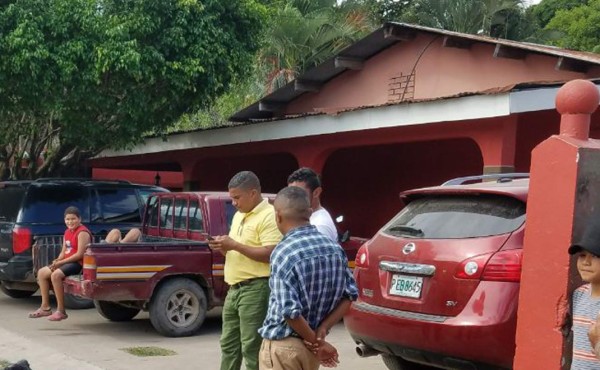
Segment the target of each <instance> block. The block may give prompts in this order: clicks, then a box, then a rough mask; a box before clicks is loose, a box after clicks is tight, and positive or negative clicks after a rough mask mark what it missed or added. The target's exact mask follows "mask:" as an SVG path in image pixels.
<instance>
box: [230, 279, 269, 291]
mask: <svg viewBox="0 0 600 370" xmlns="http://www.w3.org/2000/svg"><path fill="white" fill-rule="evenodd" d="M266 279H269V278H268V277H266V276H265V277H257V278H252V279H248V280H242V281H240V282H239V283H235V284H231V285H230V286H229V289H238V288H241V287H243V286H245V285H248V284H252V283H253V282H255V281H257V280H266Z"/></svg>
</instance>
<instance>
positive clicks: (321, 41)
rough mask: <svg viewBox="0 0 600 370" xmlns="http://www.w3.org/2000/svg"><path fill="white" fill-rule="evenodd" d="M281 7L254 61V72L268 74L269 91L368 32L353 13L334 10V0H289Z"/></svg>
mask: <svg viewBox="0 0 600 370" xmlns="http://www.w3.org/2000/svg"><path fill="white" fill-rule="evenodd" d="M280 5H281V6H279V7H277V8H276V9H274V12H273V13H272V14H271V17H270V20H269V25H270V26H269V28H268V29H267V30H266V31H265V36H264V40H263V47H262V48H261V50H260V52H259V59H258V61H257V69H256V71H258V72H259V73H260V72H264V71H266V72H267V76H266V86H267V88H268V90H269V91H271V90H274V89H277V88H279V87H281V86H283V85H285V84H286V83H287V82H289V81H291V80H293V79H294V78H295V77H296V76H297V75H298V74H299V73H300V72H302V71H305V70H307V69H309V68H310V67H313V66H316V65H318V64H320V63H322V62H323V61H325V60H326V59H327V58H330V57H331V56H333V55H335V54H336V53H338V52H339V51H341V50H342V49H343V48H345V47H346V46H348V45H350V44H351V43H352V42H354V41H356V40H357V39H358V38H360V37H362V36H364V35H365V34H366V33H367V32H368V31H370V30H371V27H370V25H369V24H368V23H367V22H366V18H365V17H362V16H361V14H360V13H358V12H357V11H356V9H354V8H352V9H351V8H344V10H340V8H338V7H336V6H334V5H335V1H334V0H317V1H310V0H289V1H282V3H281V4H280ZM259 76H260V75H259ZM260 77H262V76H260Z"/></svg>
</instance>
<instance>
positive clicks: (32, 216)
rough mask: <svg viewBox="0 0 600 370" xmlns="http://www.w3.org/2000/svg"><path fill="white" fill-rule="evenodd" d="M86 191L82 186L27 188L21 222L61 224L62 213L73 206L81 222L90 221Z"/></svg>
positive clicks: (62, 219) (62, 220)
mask: <svg viewBox="0 0 600 370" xmlns="http://www.w3.org/2000/svg"><path fill="white" fill-rule="evenodd" d="M88 193H89V192H88V189H86V188H85V187H83V186H65V185H56V186H55V185H45V186H34V185H32V186H29V190H28V191H27V197H25V199H26V201H25V204H24V206H23V212H22V214H21V219H20V220H19V221H21V222H31V223H45V224H50V223H62V222H64V212H65V209H67V207H69V206H75V207H77V208H78V209H79V212H81V218H82V220H83V222H84V223H85V222H87V221H88V220H89V219H90V209H89V208H90V207H89V201H88V199H89V197H88Z"/></svg>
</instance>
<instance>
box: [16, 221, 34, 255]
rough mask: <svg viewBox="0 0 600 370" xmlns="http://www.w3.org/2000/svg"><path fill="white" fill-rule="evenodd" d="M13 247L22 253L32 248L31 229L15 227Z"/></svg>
mask: <svg viewBox="0 0 600 370" xmlns="http://www.w3.org/2000/svg"><path fill="white" fill-rule="evenodd" d="M12 248H13V252H14V253H15V254H20V253H23V252H25V251H26V250H28V249H30V248H31V230H29V229H28V228H26V227H15V228H14V229H13V232H12Z"/></svg>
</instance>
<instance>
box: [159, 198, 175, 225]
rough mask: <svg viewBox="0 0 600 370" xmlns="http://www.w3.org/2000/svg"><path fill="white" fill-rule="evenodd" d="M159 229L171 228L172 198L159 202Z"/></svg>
mask: <svg viewBox="0 0 600 370" xmlns="http://www.w3.org/2000/svg"><path fill="white" fill-rule="evenodd" d="M160 227H161V229H172V228H173V198H162V199H161V201H160Z"/></svg>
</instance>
